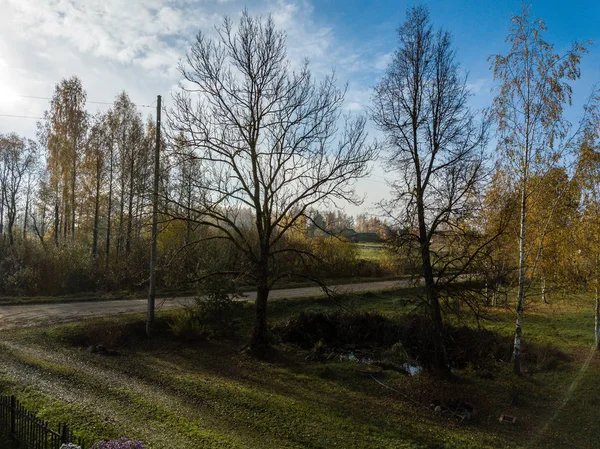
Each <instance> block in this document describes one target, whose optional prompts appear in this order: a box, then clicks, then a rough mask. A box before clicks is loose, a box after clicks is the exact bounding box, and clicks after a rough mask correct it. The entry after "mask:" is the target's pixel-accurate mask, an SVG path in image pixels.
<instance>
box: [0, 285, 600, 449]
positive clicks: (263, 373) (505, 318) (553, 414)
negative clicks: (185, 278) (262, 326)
mask: <svg viewBox="0 0 600 449" xmlns="http://www.w3.org/2000/svg"><path fill="white" fill-rule="evenodd" d="M417 294H418V291H416V290H414V289H409V288H407V289H404V290H400V291H396V292H386V293H378V294H362V295H355V296H352V297H349V298H346V299H345V300H344V301H343V303H342V304H341V305H342V306H343V307H344V309H345V310H350V311H356V310H371V311H378V312H381V313H383V314H386V315H389V316H394V315H398V314H404V313H407V312H408V311H409V310H411V309H412V308H413V307H414V305H413V304H411V300H414V299H415V297H416V295H417ZM339 306H340V304H337V305H335V304H332V303H331V302H330V301H329V300H326V299H310V298H309V299H294V300H278V301H273V302H272V303H271V308H270V316H271V319H272V320H273V321H282V320H285V319H286V318H288V317H290V316H292V315H294V314H296V313H298V312H300V311H303V310H314V311H329V310H334V309H336V308H337V307H339ZM244 307H245V309H244V311H243V320H242V323H241V329H240V332H239V334H240V337H239V338H237V339H233V340H228V341H205V342H200V343H198V342H197V343H192V342H187V343H182V342H180V341H177V340H174V339H173V338H172V337H171V335H170V332H169V331H168V326H167V325H166V321H167V320H168V319H169V316H170V314H168V313H163V314H161V315H160V316H159V320H160V322H159V324H160V326H159V331H158V334H157V336H156V338H155V339H153V340H151V341H148V340H146V339H145V338H144V337H143V317H142V316H127V317H120V318H118V319H117V318H115V319H112V320H110V321H109V320H106V319H105V320H92V321H87V322H83V323H80V324H71V325H62V326H57V327H54V328H39V329H26V330H11V331H3V332H2V335H0V341H2V343H1V345H0V386H1V389H2V390H3V391H5V392H7V393H15V394H16V395H18V397H19V398H20V399H21V400H22V401H23V403H24V404H25V405H26V406H27V407H29V408H31V409H32V410H35V411H37V413H38V414H39V415H40V416H41V417H43V418H46V419H49V420H50V421H52V422H55V423H57V422H67V423H69V424H70V425H71V426H72V428H74V429H77V430H78V432H79V434H80V435H82V436H85V437H87V438H88V439H89V440H96V439H100V438H113V437H118V436H128V437H130V438H134V439H140V440H142V441H144V442H146V443H147V447H149V448H151V449H174V448H186V449H193V448H332V447H340V448H388V447H389V448H424V449H425V448H429V449H433V448H457V449H458V448H478V449H479V448H555V447H569V448H596V447H598V442H599V441H600V427H599V426H598V425H597V423H598V422H599V421H600V408H599V407H598V405H599V403H600V361H599V359H598V356H597V355H596V354H595V352H590V347H591V345H592V340H593V332H592V329H593V316H592V307H591V302H590V301H589V300H588V299H586V298H584V297H582V296H576V297H571V298H566V299H559V298H555V299H554V300H553V301H552V303H551V304H549V305H542V304H538V305H536V306H535V307H532V308H530V310H528V311H527V312H526V316H525V323H524V338H525V339H526V340H527V341H528V342H529V343H530V344H537V345H538V346H539V347H542V348H543V347H547V345H549V344H550V345H552V347H553V348H557V349H559V350H560V351H562V352H563V353H565V354H567V355H568V357H569V358H568V361H564V362H561V363H558V364H557V365H556V366H554V365H552V368H550V369H546V370H542V371H534V370H533V369H531V371H530V373H529V374H528V375H526V376H523V377H522V378H515V377H514V376H513V375H512V374H511V372H510V371H511V369H510V364H509V363H507V362H505V363H503V362H495V363H494V365H493V368H494V369H493V370H492V372H489V371H486V372H484V373H483V372H480V371H478V370H477V369H474V368H472V367H467V368H465V369H463V370H460V371H457V372H455V378H454V379H453V380H452V381H449V382H438V381H436V380H434V379H432V378H430V377H429V376H428V375H425V374H421V375H417V376H414V377H409V376H407V375H404V374H401V373H399V372H396V371H392V370H386V371H384V373H383V374H384V376H383V377H382V378H380V379H378V380H379V381H380V382H381V384H380V383H378V382H377V381H375V380H374V379H373V378H370V377H362V376H358V375H357V373H356V371H355V370H356V367H357V365H358V362H354V361H351V360H345V361H342V360H340V359H339V358H335V359H333V360H330V361H328V362H315V361H309V360H307V359H309V358H310V357H308V356H310V354H311V352H310V351H301V350H299V349H297V348H296V347H292V346H289V345H279V346H278V347H277V353H276V355H275V356H274V357H273V358H272V359H271V360H270V361H268V362H267V361H261V362H257V361H256V360H254V359H252V358H250V357H249V356H247V355H244V354H243V353H242V352H240V348H241V347H242V346H243V344H244V342H245V341H246V338H247V334H248V332H249V326H250V323H251V322H252V309H251V305H249V304H248V305H245V306H244ZM171 313H172V312H171ZM485 326H486V327H488V328H490V329H493V330H495V331H497V332H499V333H501V334H504V335H507V336H508V335H510V334H511V331H512V328H513V315H512V312H510V311H509V310H505V309H497V310H492V311H490V312H489V320H488V321H486V323H485ZM100 338H101V339H103V340H105V341H108V342H109V344H111V345H112V346H114V348H115V349H116V350H117V352H118V353H117V354H116V355H112V356H99V355H97V354H91V353H88V352H87V351H86V350H85V348H86V345H87V344H88V342H89V341H98V339H100ZM549 353H550V352H549ZM515 391H516V392H518V405H512V404H511V402H512V399H513V397H514V392H515ZM444 398H445V399H460V400H465V401H469V402H471V403H473V404H476V405H477V408H478V409H479V414H478V416H477V418H476V419H475V420H473V421H471V422H469V423H461V422H460V420H459V419H456V417H452V416H442V415H440V414H436V413H434V412H433V410H432V409H431V408H429V407H428V406H429V404H430V403H431V402H432V401H436V400H439V399H444ZM501 414H510V415H514V416H516V417H517V423H516V424H515V425H509V424H501V423H499V421H498V417H499V416H500V415H501Z"/></svg>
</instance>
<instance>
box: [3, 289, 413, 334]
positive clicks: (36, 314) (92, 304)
mask: <svg viewBox="0 0 600 449" xmlns="http://www.w3.org/2000/svg"><path fill="white" fill-rule="evenodd" d="M405 285H407V281H406V280H404V281H403V280H392V281H379V282H364V283H360V284H346V285H336V286H332V287H330V288H331V289H332V290H334V291H336V292H338V293H359V292H368V291H380V290H391V289H394V288H397V287H401V286H405ZM244 295H245V300H247V301H253V300H254V299H255V297H256V293H255V292H248V293H245V294H244ZM318 295H323V292H322V290H321V289H320V288H318V287H302V288H285V289H280V290H273V291H272V292H271V295H270V298H271V299H274V298H301V297H307V296H318ZM192 301H193V297H178V298H161V299H157V301H156V308H157V310H165V309H173V308H177V307H183V306H185V305H187V304H190V303H191V302H192ZM145 310H146V299H124V300H119V301H85V302H65V303H54V304H53V303H49V304H29V305H1V306H0V329H6V328H9V327H15V326H35V325H41V324H54V323H61V322H67V321H77V320H81V319H85V318H91V317H99V316H107V315H118V314H122V313H136V312H144V311H145Z"/></svg>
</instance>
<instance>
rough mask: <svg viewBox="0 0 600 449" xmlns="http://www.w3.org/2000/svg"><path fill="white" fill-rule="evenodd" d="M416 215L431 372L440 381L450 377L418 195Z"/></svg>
mask: <svg viewBox="0 0 600 449" xmlns="http://www.w3.org/2000/svg"><path fill="white" fill-rule="evenodd" d="M417 209H418V211H417V213H418V219H419V240H420V244H421V259H422V263H423V278H424V279H425V292H426V294H427V304H428V306H429V317H430V320H431V323H432V330H431V332H432V335H431V338H432V342H433V348H434V352H435V354H434V361H433V371H434V373H435V375H436V376H438V377H439V378H441V379H446V378H448V377H450V367H449V365H448V357H447V354H446V346H445V344H444V330H443V329H444V328H443V322H442V310H441V307H440V301H439V297H438V292H437V288H436V285H435V277H434V275H433V267H432V265H431V252H430V249H429V239H428V238H427V227H426V226H425V208H424V205H423V197H422V195H421V194H420V193H418V198H417Z"/></svg>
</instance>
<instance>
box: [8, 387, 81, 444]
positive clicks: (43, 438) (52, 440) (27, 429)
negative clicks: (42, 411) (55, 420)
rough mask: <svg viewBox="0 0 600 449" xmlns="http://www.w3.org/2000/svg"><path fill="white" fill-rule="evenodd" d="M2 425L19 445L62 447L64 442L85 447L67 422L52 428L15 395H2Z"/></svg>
mask: <svg viewBox="0 0 600 449" xmlns="http://www.w3.org/2000/svg"><path fill="white" fill-rule="evenodd" d="M0 427H1V428H2V429H1V430H2V431H3V433H4V434H6V435H7V436H8V437H9V438H12V439H13V440H15V441H16V442H17V443H18V445H19V447H24V448H27V449H60V447H61V446H62V445H63V444H67V443H74V444H76V445H78V446H81V448H82V449H85V442H84V441H83V440H82V439H81V438H78V439H75V437H74V436H73V435H72V433H71V430H70V429H69V428H68V427H67V425H66V424H59V425H58V430H53V429H51V428H50V426H49V425H48V423H47V422H46V421H44V420H43V419H39V418H37V417H36V416H35V415H34V414H33V413H31V412H30V411H28V410H27V409H25V407H23V406H22V405H21V404H20V403H19V401H17V399H16V398H15V396H4V395H0Z"/></svg>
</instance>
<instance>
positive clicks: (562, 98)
mask: <svg viewBox="0 0 600 449" xmlns="http://www.w3.org/2000/svg"><path fill="white" fill-rule="evenodd" d="M511 22H512V24H511V27H510V31H509V35H508V37H507V38H506V41H507V42H508V43H509V44H510V48H509V50H508V52H507V53H506V54H504V55H503V54H496V55H492V56H490V58H489V60H490V62H491V69H492V70H493V72H494V79H495V80H496V81H498V82H499V83H500V84H499V87H498V90H497V94H496V97H495V98H494V101H493V105H492V108H491V117H492V118H493V119H494V120H495V122H496V125H497V134H498V150H499V151H500V152H501V153H502V154H503V155H504V157H505V158H506V161H507V164H506V168H507V169H509V170H511V172H512V173H513V175H514V176H515V177H516V179H517V180H518V189H519V197H520V215H519V216H520V220H519V223H520V231H519V239H518V240H519V248H518V252H519V280H518V292H517V317H516V323H515V338H514V349H513V354H512V360H513V370H514V372H515V373H516V374H520V373H521V336H522V323H523V312H524V309H525V288H526V283H527V277H526V246H527V242H526V238H527V230H528V221H527V215H528V207H529V199H530V196H531V195H532V194H533V193H534V192H535V190H536V185H533V184H531V183H530V180H531V178H532V176H533V175H535V174H540V173H541V172H543V170H544V169H545V168H546V167H548V166H549V165H552V164H553V163H555V162H556V160H557V159H559V158H560V155H561V148H563V146H562V145H561V143H562V142H563V141H564V139H565V138H566V137H567V136H568V133H569V129H570V126H569V123H568V122H567V120H565V118H564V117H563V110H564V107H565V105H568V104H570V103H571V94H572V89H571V86H570V84H569V81H573V80H576V79H578V78H579V76H580V71H579V63H580V59H581V56H582V55H583V54H584V53H585V52H586V48H585V46H584V45H583V44H580V43H577V42H576V43H573V44H572V46H571V48H570V49H569V50H568V51H566V52H565V53H564V54H559V53H555V51H554V47H553V46H552V45H551V44H549V43H548V42H546V41H545V40H544V39H543V34H544V32H545V31H546V26H545V25H544V22H543V21H542V20H541V19H534V18H533V17H532V16H531V11H530V7H529V6H527V5H524V6H523V8H522V11H521V14H520V15H515V16H513V17H512V19H511Z"/></svg>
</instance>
